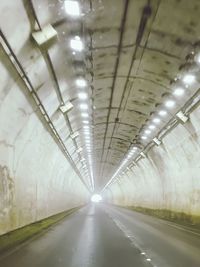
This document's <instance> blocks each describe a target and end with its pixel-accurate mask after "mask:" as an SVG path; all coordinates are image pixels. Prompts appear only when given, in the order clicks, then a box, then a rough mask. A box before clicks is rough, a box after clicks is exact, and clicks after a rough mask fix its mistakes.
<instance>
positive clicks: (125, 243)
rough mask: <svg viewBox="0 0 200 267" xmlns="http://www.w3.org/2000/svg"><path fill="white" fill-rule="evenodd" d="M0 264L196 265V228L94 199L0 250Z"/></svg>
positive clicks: (199, 266)
mask: <svg viewBox="0 0 200 267" xmlns="http://www.w3.org/2000/svg"><path fill="white" fill-rule="evenodd" d="M0 266H2V267H27V266H28V267H46V266H48V267H61V266H62V267H134V266H135V267H152V266H153V267H200V233H198V231H195V230H193V229H189V228H186V227H182V226H179V225H176V224H173V223H169V222H166V221H163V220H160V219H156V218H153V217H151V216H147V215H143V214H140V213H137V212H133V211H130V210H125V209H122V208H118V207H114V206H109V205H104V204H94V205H90V206H87V207H84V208H82V209H80V210H79V211H77V212H76V213H74V214H71V215H70V216H68V217H67V218H66V219H65V220H63V221H61V222H60V223H59V224H57V225H55V226H53V227H51V228H50V230H49V231H46V232H45V233H43V234H42V235H40V236H37V237H36V238H34V239H33V240H30V242H26V243H25V244H24V245H21V246H19V247H18V248H16V249H15V250H12V251H10V252H9V253H6V254H5V255H2V256H1V258H0Z"/></svg>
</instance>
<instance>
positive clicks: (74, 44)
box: [70, 36, 83, 52]
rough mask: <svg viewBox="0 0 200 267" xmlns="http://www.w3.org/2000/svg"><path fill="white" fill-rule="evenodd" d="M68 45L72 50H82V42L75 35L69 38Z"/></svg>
mask: <svg viewBox="0 0 200 267" xmlns="http://www.w3.org/2000/svg"><path fill="white" fill-rule="evenodd" d="M70 46H71V48H72V49H73V50H75V51H78V52H81V51H82V50H83V42H82V41H81V39H80V37H79V36H76V37H75V38H74V39H71V41H70Z"/></svg>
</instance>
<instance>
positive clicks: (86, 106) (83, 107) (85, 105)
mask: <svg viewBox="0 0 200 267" xmlns="http://www.w3.org/2000/svg"><path fill="white" fill-rule="evenodd" d="M80 109H82V110H87V109H88V105H87V104H80Z"/></svg>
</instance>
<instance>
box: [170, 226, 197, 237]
mask: <svg viewBox="0 0 200 267" xmlns="http://www.w3.org/2000/svg"><path fill="white" fill-rule="evenodd" d="M165 224H167V225H168V226H171V227H174V228H177V229H179V230H182V231H185V232H188V233H192V234H194V235H198V236H200V233H197V232H194V231H191V230H188V229H185V228H182V227H181V226H177V225H174V224H170V223H165Z"/></svg>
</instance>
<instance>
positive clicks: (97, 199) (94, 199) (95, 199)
mask: <svg viewBox="0 0 200 267" xmlns="http://www.w3.org/2000/svg"><path fill="white" fill-rule="evenodd" d="M91 201H92V202H95V203H98V202H100V201H102V196H101V195H99V194H94V195H93V196H92V197H91Z"/></svg>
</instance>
